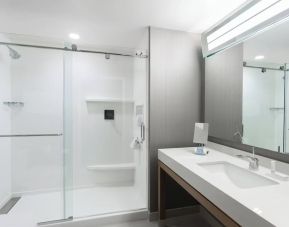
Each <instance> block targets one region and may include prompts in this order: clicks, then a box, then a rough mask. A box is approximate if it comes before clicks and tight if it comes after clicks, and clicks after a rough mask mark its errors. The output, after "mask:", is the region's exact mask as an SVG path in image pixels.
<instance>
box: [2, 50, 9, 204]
mask: <svg viewBox="0 0 289 227" xmlns="http://www.w3.org/2000/svg"><path fill="white" fill-rule="evenodd" d="M10 63H11V58H10V57H9V52H8V49H7V48H6V47H5V46H0V125H1V127H0V134H10V132H11V123H10V108H9V107H7V106H5V105H3V102H5V101H10V100H11V90H10V83H11V75H10ZM0 182H1V184H0V207H1V206H2V205H3V204H4V203H5V202H6V201H7V200H8V199H9V198H10V195H11V140H10V138H0Z"/></svg>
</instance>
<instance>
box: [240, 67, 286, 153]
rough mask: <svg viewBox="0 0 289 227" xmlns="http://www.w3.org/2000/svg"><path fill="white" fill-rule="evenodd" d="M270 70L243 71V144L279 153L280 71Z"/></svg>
mask: <svg viewBox="0 0 289 227" xmlns="http://www.w3.org/2000/svg"><path fill="white" fill-rule="evenodd" d="M264 67H265V66H264ZM274 68H276V69H274V70H272V69H270V68H269V67H268V68H261V67H257V68H256V67H255V66H246V67H244V68H243V114H242V118H243V119H242V121H243V127H244V128H243V133H244V134H243V137H244V143H245V144H249V145H251V146H256V147H260V148H265V149H268V150H273V151H276V152H283V150H284V149H283V128H284V86H285V83H284V70H282V69H278V67H274Z"/></svg>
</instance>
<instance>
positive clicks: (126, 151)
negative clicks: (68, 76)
mask: <svg viewBox="0 0 289 227" xmlns="http://www.w3.org/2000/svg"><path fill="white" fill-rule="evenodd" d="M88 97H90V98H112V99H122V100H133V58H131V57H121V56H110V59H109V60H107V59H105V57H104V55H102V54H88V53H74V55H73V103H74V105H75V106H74V116H73V121H74V123H73V124H74V125H73V128H74V145H73V150H74V185H75V187H87V186H95V185H98V184H115V183H116V184H118V183H123V182H126V183H129V182H130V183H132V182H133V177H134V175H133V172H132V171H123V170H122V171H93V170H88V169H87V167H88V166H91V165H102V164H119V163H132V162H133V161H134V154H133V150H132V149H131V148H130V147H129V145H130V143H131V141H132V138H133V111H134V105H133V104H132V103H126V104H123V103H99V102H86V98H88ZM105 109H112V110H114V111H115V119H114V120H104V110H105Z"/></svg>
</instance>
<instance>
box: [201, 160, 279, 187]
mask: <svg viewBox="0 0 289 227" xmlns="http://www.w3.org/2000/svg"><path fill="white" fill-rule="evenodd" d="M198 165H199V166H201V167H203V168H205V169H206V170H208V171H209V172H211V173H212V174H213V175H215V176H216V177H218V178H220V180H226V181H228V180H230V181H231V182H232V183H233V184H234V185H236V186H237V187H239V188H255V187H261V186H269V185H276V184H278V183H277V182H275V181H273V180H270V179H268V178H266V177H263V176H261V175H259V174H256V173H254V172H252V171H250V170H247V169H244V168H241V167H239V166H236V165H234V164H231V163H229V162H225V161H219V162H204V163H198Z"/></svg>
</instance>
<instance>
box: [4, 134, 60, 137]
mask: <svg viewBox="0 0 289 227" xmlns="http://www.w3.org/2000/svg"><path fill="white" fill-rule="evenodd" d="M39 136H63V134H62V133H54V134H7V135H0V137H39Z"/></svg>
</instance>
